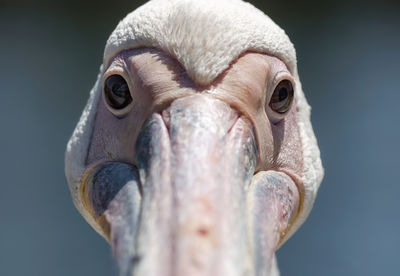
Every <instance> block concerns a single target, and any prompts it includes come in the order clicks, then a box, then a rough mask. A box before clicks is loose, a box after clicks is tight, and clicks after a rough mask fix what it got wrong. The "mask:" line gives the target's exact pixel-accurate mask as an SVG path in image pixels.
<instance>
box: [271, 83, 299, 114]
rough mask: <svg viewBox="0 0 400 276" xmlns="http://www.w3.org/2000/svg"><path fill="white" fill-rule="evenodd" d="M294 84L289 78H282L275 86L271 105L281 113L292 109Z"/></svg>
mask: <svg viewBox="0 0 400 276" xmlns="http://www.w3.org/2000/svg"><path fill="white" fill-rule="evenodd" d="M293 95H294V92H293V86H292V83H291V82H290V81H289V80H282V81H281V82H280V83H278V85H277V86H276V87H275V90H274V93H273V94H272V97H271V100H270V102H269V106H270V107H271V109H272V110H273V111H275V112H277V113H279V114H283V113H285V112H287V111H288V110H289V109H290V106H291V105H292V101H293Z"/></svg>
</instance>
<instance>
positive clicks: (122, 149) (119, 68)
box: [65, 0, 323, 276]
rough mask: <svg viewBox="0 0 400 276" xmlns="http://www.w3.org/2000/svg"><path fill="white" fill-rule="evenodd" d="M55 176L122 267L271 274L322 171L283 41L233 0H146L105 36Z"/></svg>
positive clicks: (289, 48) (145, 271) (292, 59)
mask: <svg viewBox="0 0 400 276" xmlns="http://www.w3.org/2000/svg"><path fill="white" fill-rule="evenodd" d="M65 173H66V178H67V182H68V184H69V188H70V191H71V194H72V198H73V201H74V204H75V206H76V208H77V209H78V210H79V212H80V213H81V214H82V216H83V217H84V218H85V219H86V221H87V222H88V223H89V224H90V225H91V226H92V227H93V228H94V229H95V230H96V231H97V232H98V233H99V234H100V235H102V236H103V237H104V238H105V239H106V240H107V241H108V242H109V243H110V245H111V248H112V251H113V255H114V256H115V258H116V260H117V262H118V266H119V269H120V275H123V276H128V275H135V276H145V275H146V276H152V275H154V276H155V275H165V276H188V275H191V276H196V275H198V276H206V275H224V276H236V275H238V276H239V275H279V270H278V268H277V262H276V258H275V251H276V250H277V249H278V248H279V247H280V246H281V245H282V244H283V243H284V242H285V241H286V240H287V239H288V238H289V237H290V236H291V235H292V234H293V233H294V232H295V231H296V230H297V229H298V228H299V227H300V225H301V224H302V223H303V222H304V220H305V219H306V217H307V216H308V214H309V212H310V210H311V208H312V205H313V202H314V199H315V197H316V193H317V190H318V187H319V185H320V182H321V180H322V177H323V168H322V165H321V160H320V153H319V149H318V145H317V142H316V138H315V136H314V133H313V129H312V126H311V122H310V107H309V105H308V104H307V101H306V99H305V97H304V94H303V91H302V87H301V83H300V79H299V75H298V71H297V61H296V53H295V49H294V46H293V44H292V43H291V42H290V40H289V38H288V37H287V35H286V34H285V32H284V31H283V30H282V29H281V28H280V27H278V26H277V25H276V24H275V23H274V22H273V21H272V20H271V19H270V18H269V17H268V16H267V15H265V14H264V13H263V12H261V11H260V10H258V9H257V8H255V7H254V6H252V5H251V4H249V3H246V2H243V1H240V0H219V1H214V0H202V1H196V0H152V1H149V2H148V3H146V4H144V5H143V6H141V7H139V8H138V9H136V10H135V11H133V12H131V13H130V14H128V15H127V16H126V17H125V18H124V19H123V20H122V21H121V22H120V23H119V24H118V26H117V27H116V29H115V30H114V31H113V32H112V34H111V36H110V37H109V39H108V41H107V43H106V46H105V51H104V57H103V63H102V65H101V67H100V72H99V74H98V78H97V81H96V83H95V85H94V87H93V89H92V90H91V92H90V97H89V100H88V103H87V105H86V107H85V109H84V111H83V114H82V116H81V118H80V120H79V122H78V125H77V126H76V129H75V131H74V132H73V134H72V137H71V139H70V141H69V143H68V145H67V149H66V158H65Z"/></svg>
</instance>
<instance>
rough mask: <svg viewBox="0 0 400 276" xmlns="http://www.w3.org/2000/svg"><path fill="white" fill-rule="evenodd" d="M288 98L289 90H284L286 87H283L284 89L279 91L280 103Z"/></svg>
mask: <svg viewBox="0 0 400 276" xmlns="http://www.w3.org/2000/svg"><path fill="white" fill-rule="evenodd" d="M287 96H288V92H287V89H286V88H284V87H282V88H281V89H280V90H279V101H283V100H285V99H286V98H287Z"/></svg>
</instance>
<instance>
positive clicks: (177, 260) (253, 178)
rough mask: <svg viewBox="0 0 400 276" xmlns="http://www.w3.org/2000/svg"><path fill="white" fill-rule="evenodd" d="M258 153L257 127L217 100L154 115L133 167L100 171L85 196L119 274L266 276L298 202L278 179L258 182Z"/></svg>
mask: <svg viewBox="0 0 400 276" xmlns="http://www.w3.org/2000/svg"><path fill="white" fill-rule="evenodd" d="M257 156H258V154H257V142H256V138H255V133H254V129H253V125H252V123H251V122H250V121H249V120H248V119H247V118H246V117H244V116H242V115H240V114H239V113H238V112H236V111H235V110H234V109H232V108H231V107H230V106H229V105H228V104H226V103H224V102H223V101H220V100H217V99H214V98H213V97H211V96H207V95H194V96H190V97H185V98H181V99H178V100H175V101H174V102H173V103H172V104H171V105H170V106H169V108H168V109H166V110H164V111H163V112H162V113H161V114H159V113H154V114H153V115H152V116H150V118H149V119H148V120H147V121H146V123H145V124H144V125H143V127H142V129H141V132H140V135H139V137H138V139H137V142H136V145H135V159H136V163H137V168H134V167H132V166H131V165H128V164H123V163H117V162H112V163H105V164H102V165H101V166H99V167H98V169H97V170H96V172H95V173H92V176H91V178H90V180H89V181H88V182H87V183H90V184H89V185H87V187H88V188H86V192H85V197H86V199H87V201H88V202H89V205H90V207H91V210H94V211H93V212H94V213H95V214H94V215H95V217H97V219H98V222H99V223H100V224H101V225H102V227H103V229H106V232H108V233H109V239H110V243H111V245H112V248H113V252H114V255H115V256H116V258H117V260H118V262H119V266H120V271H121V275H124V276H125V275H126V276H127V275H135V276H144V275H146V276H147V275H148V276H150V275H154V276H155V275H167V276H184V275H185V276H186V275H191V276H196V275H199V276H200V275H202V276H205V275H226V276H234V275H270V273H272V270H273V265H274V262H273V260H274V252H275V250H276V248H277V246H278V245H279V242H280V240H281V239H282V237H283V235H284V233H285V231H286V230H287V229H288V227H289V226H290V222H291V220H292V219H293V217H294V216H295V214H296V213H297V209H298V201H299V200H298V198H299V197H298V191H297V188H296V186H295V184H294V182H293V181H292V179H291V178H290V177H288V176H287V175H286V174H284V173H282V172H277V171H267V172H259V173H257V174H256V175H254V173H255V168H256V165H257Z"/></svg>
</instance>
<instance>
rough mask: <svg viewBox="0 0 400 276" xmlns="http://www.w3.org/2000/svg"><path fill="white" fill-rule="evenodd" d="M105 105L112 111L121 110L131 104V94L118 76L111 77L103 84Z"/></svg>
mask: <svg viewBox="0 0 400 276" xmlns="http://www.w3.org/2000/svg"><path fill="white" fill-rule="evenodd" d="M104 93H105V96H106V101H107V103H108V104H109V105H110V106H111V107H112V108H114V109H122V108H124V107H126V106H127V105H129V104H130V103H131V102H132V97H131V93H130V91H129V87H128V84H127V83H126V81H125V79H124V78H123V77H122V76H120V75H112V76H110V77H108V78H107V80H106V82H105V84H104Z"/></svg>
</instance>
